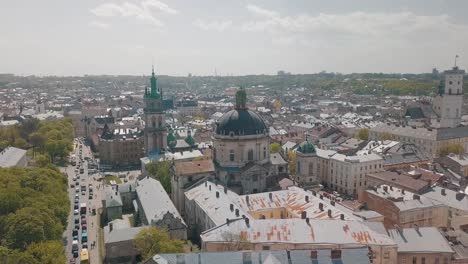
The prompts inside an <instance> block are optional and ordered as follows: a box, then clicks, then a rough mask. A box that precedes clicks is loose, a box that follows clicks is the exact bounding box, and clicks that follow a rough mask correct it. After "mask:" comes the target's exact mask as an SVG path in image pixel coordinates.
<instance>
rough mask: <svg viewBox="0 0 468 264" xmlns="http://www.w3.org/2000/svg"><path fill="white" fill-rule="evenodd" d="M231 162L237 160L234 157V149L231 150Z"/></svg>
mask: <svg viewBox="0 0 468 264" xmlns="http://www.w3.org/2000/svg"><path fill="white" fill-rule="evenodd" d="M229 160H230V161H234V160H235V155H234V150H233V149H231V150H230V151H229Z"/></svg>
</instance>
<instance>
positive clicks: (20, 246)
mask: <svg viewBox="0 0 468 264" xmlns="http://www.w3.org/2000/svg"><path fill="white" fill-rule="evenodd" d="M69 210H70V201H69V199H68V195H67V180H66V178H65V177H64V176H63V174H62V173H60V172H59V171H58V170H57V169H55V168H54V167H51V166H48V167H46V168H31V167H30V168H20V167H11V168H0V237H1V238H2V240H1V241H0V257H5V256H10V257H12V258H18V259H20V260H21V259H23V258H25V259H28V256H31V255H32V256H33V258H32V259H33V260H34V261H33V262H28V261H25V262H24V263H64V258H65V255H64V252H63V246H62V244H61V241H60V240H61V235H62V233H63V230H64V227H65V226H66V223H67V217H68V214H69ZM46 251H47V252H46ZM49 253H50V256H49V257H47V256H46V254H49ZM2 254H3V255H2ZM40 256H41V257H40ZM42 256H43V257H44V258H42ZM53 256H55V257H53ZM62 257H63V258H62ZM49 260H50V261H49ZM52 260H53V261H52ZM57 260H58V261H57ZM51 261H52V262H51ZM54 261H55V262H54ZM0 262H1V261H0Z"/></svg>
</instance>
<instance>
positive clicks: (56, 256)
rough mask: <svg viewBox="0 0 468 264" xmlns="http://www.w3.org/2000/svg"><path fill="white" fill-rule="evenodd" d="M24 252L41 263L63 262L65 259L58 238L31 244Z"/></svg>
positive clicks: (54, 263) (60, 263)
mask: <svg viewBox="0 0 468 264" xmlns="http://www.w3.org/2000/svg"><path fill="white" fill-rule="evenodd" d="M25 253H26V254H28V255H30V256H32V257H33V258H34V259H35V260H37V262H38V263H43V264H63V263H66V261H67V259H66V257H65V252H64V248H63V245H62V243H60V241H58V240H54V241H44V242H39V243H35V244H32V245H30V246H29V247H28V248H27V249H26V251H25Z"/></svg>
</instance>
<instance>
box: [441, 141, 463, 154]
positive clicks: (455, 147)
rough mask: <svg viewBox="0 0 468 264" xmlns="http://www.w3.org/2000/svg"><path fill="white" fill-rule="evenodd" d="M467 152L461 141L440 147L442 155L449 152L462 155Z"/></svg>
mask: <svg viewBox="0 0 468 264" xmlns="http://www.w3.org/2000/svg"><path fill="white" fill-rule="evenodd" d="M463 153H465V149H464V148H463V146H462V145H461V144H460V143H450V144H447V145H445V146H443V147H441V148H440V149H439V155H440V156H447V155H448V154H456V155H461V154H463Z"/></svg>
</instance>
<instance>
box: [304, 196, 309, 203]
mask: <svg viewBox="0 0 468 264" xmlns="http://www.w3.org/2000/svg"><path fill="white" fill-rule="evenodd" d="M305 201H306V202H307V203H308V202H309V196H308V195H306V196H305Z"/></svg>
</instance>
